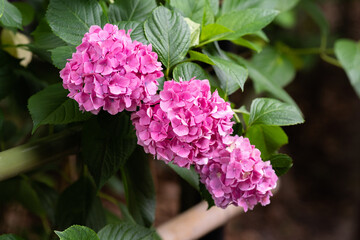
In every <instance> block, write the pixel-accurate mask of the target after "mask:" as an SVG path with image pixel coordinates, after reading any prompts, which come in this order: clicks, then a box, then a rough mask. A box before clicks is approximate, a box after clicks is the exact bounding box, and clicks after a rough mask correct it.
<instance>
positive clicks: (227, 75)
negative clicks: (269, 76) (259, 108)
mask: <svg viewBox="0 0 360 240" xmlns="http://www.w3.org/2000/svg"><path fill="white" fill-rule="evenodd" d="M209 58H210V59H211V61H213V62H214V63H215V65H214V66H213V67H214V70H215V73H216V75H217V76H218V78H219V80H220V87H221V89H222V90H223V91H224V92H226V93H227V94H228V95H231V94H232V93H234V92H235V91H237V90H238V89H239V88H241V90H243V89H244V84H245V81H246V79H247V77H248V72H247V70H246V69H245V68H244V67H242V66H240V65H239V64H237V63H235V62H233V61H231V60H227V59H223V58H220V57H216V56H209Z"/></svg>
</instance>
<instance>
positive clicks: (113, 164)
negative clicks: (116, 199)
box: [82, 113, 136, 189]
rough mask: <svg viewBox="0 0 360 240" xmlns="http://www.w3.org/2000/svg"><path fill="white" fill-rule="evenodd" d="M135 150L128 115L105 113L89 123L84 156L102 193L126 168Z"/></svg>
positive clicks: (85, 133) (84, 142) (83, 138)
mask: <svg viewBox="0 0 360 240" xmlns="http://www.w3.org/2000/svg"><path fill="white" fill-rule="evenodd" d="M135 146H136V136H135V134H134V132H133V128H132V125H131V122H130V119H129V116H128V115H127V114H125V113H121V114H118V115H116V116H110V115H109V114H107V113H103V114H100V115H99V116H98V117H96V118H95V117H94V118H92V119H91V120H89V121H87V122H86V123H85V126H84V130H83V137H82V149H83V151H82V152H83V156H84V159H85V163H86V164H87V166H88V168H89V171H90V172H91V174H92V176H93V177H94V180H95V183H96V184H97V186H98V188H99V189H100V188H101V187H102V186H103V185H104V184H105V183H106V181H107V180H108V179H109V178H111V177H112V176H113V175H114V174H115V173H116V172H117V171H118V170H119V169H120V167H121V166H124V164H125V162H126V161H127V159H128V158H129V157H130V155H131V153H132V152H133V151H134V149H135Z"/></svg>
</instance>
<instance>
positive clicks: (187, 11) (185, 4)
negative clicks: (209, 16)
mask: <svg viewBox="0 0 360 240" xmlns="http://www.w3.org/2000/svg"><path fill="white" fill-rule="evenodd" d="M170 5H171V6H172V7H175V8H176V10H178V11H179V12H180V13H181V14H182V15H183V16H184V17H188V18H190V19H191V20H193V21H194V22H197V23H199V24H201V23H202V19H203V14H204V6H205V0H196V1H194V0H170Z"/></svg>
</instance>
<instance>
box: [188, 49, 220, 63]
mask: <svg viewBox="0 0 360 240" xmlns="http://www.w3.org/2000/svg"><path fill="white" fill-rule="evenodd" d="M189 55H190V59H189V60H191V61H200V62H203V63H207V64H209V65H215V63H214V62H213V61H211V59H210V58H209V57H208V56H207V55H205V54H203V53H200V52H196V51H192V50H190V51H189Z"/></svg>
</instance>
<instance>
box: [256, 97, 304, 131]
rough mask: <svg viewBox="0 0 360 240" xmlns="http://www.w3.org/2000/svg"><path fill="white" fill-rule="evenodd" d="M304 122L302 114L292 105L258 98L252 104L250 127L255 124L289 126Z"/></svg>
mask: <svg viewBox="0 0 360 240" xmlns="http://www.w3.org/2000/svg"><path fill="white" fill-rule="evenodd" d="M303 122H304V119H303V118H302V116H301V113H300V112H299V111H298V110H297V109H296V107H295V106H293V105H291V104H288V103H283V102H280V101H279V100H276V99H272V98H257V99H255V100H253V102H252V103H251V107H250V119H249V126H250V125H255V124H265V125H271V126H288V125H295V124H299V123H303Z"/></svg>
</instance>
